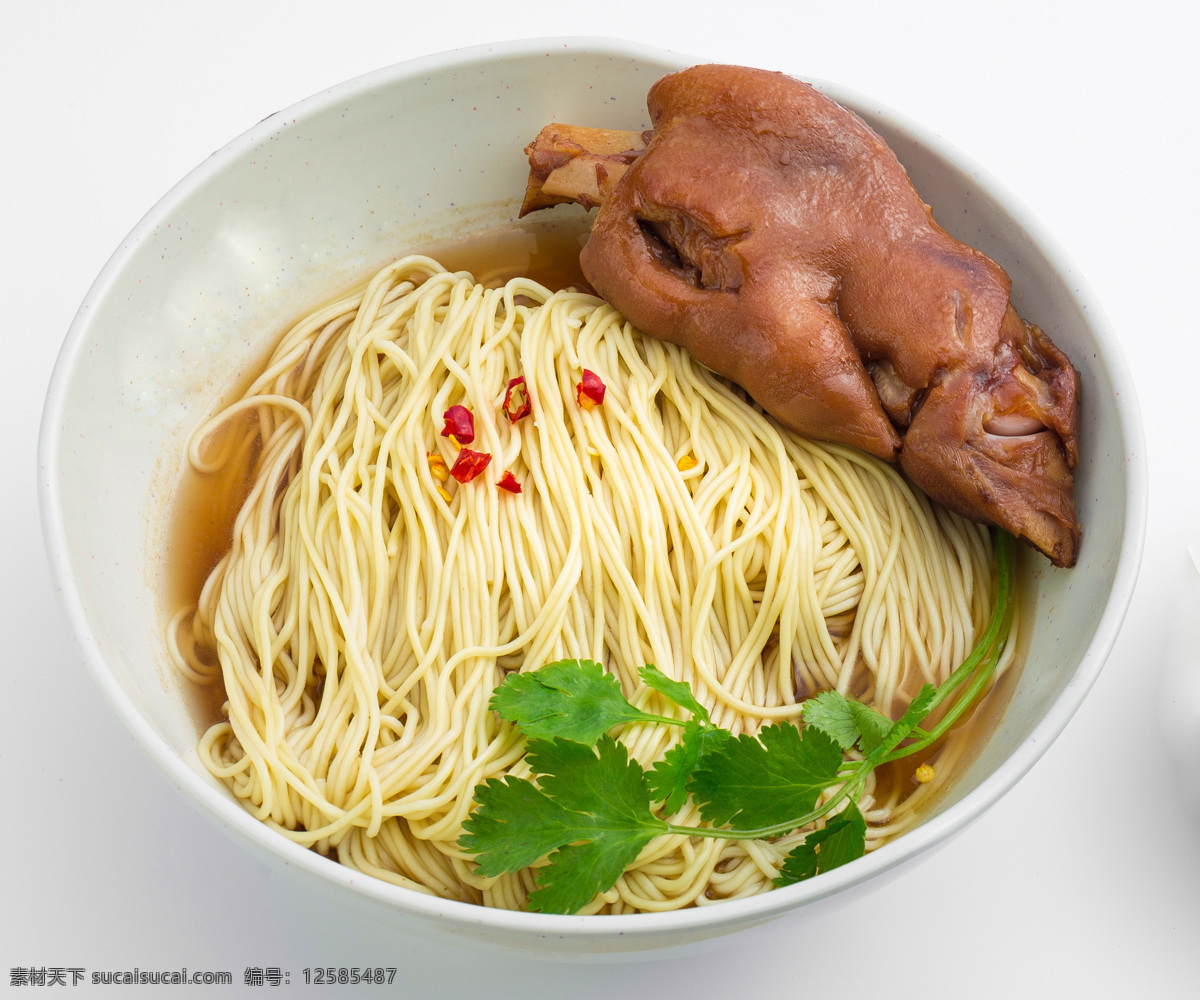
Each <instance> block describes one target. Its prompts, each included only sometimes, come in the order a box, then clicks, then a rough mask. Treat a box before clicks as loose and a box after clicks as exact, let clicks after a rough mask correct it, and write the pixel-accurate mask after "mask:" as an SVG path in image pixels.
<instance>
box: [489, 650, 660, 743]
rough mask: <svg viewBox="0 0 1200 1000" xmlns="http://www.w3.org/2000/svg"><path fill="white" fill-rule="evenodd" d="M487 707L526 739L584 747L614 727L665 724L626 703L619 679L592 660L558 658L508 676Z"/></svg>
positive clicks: (656, 717)
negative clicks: (645, 723)
mask: <svg viewBox="0 0 1200 1000" xmlns="http://www.w3.org/2000/svg"><path fill="white" fill-rule="evenodd" d="M490 704H491V707H492V708H493V709H494V710H495V711H497V712H499V713H500V715H501V716H503V717H504V718H505V719H508V721H509V722H512V723H515V724H516V725H517V726H518V727H519V728H520V730H521V732H523V733H524V734H525V735H526V736H528V737H531V738H534V739H555V738H559V737H560V738H562V739H565V740H574V741H575V742H576V743H585V744H587V745H588V746H592V745H594V744H595V742H596V740H598V739H599V738H600V737H601V736H602V735H603V734H604V733H606V732H608V731H609V730H610V729H612V728H613V726H618V725H621V724H622V723H626V722H661V721H663V720H662V719H660V718H659V717H658V716H657V715H649V714H647V713H646V712H643V711H641V710H640V709H637V708H634V707H633V706H632V705H631V704H629V702H628V701H626V700H625V697H624V695H622V694H621V685H620V683H619V682H618V681H617V679H616V678H615V677H613V676H612V674H609V673H607V672H605V670H604V667H602V666H601V665H600V664H599V663H596V662H595V661H594V660H560V661H558V662H557V663H551V664H549V665H547V666H545V667H541V668H539V669H538V670H531V671H529V672H527V673H516V674H509V675H508V676H507V677H506V678H504V682H503V683H502V684H501V685H500V686H499V687H498V688H496V690H495V691H494V692H493V693H492V700H491V703H490Z"/></svg>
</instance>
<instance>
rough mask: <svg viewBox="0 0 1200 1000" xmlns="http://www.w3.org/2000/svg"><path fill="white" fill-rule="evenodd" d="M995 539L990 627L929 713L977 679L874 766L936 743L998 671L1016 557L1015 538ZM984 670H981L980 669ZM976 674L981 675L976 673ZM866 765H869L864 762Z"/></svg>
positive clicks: (997, 532) (1009, 616) (946, 683)
mask: <svg viewBox="0 0 1200 1000" xmlns="http://www.w3.org/2000/svg"><path fill="white" fill-rule="evenodd" d="M992 537H993V538H994V539H995V548H996V564H997V579H996V603H995V606H994V607H993V608H992V616H991V619H990V620H989V622H988V624H987V628H985V629H984V632H983V635H982V636H980V638H979V641H978V642H977V643H976V644H975V647H974V649H972V650H971V652H970V654H969V655H968V656H967V658H966V659H965V660H963V662H962V663H961V664H960V665H959V667H958V669H957V670H955V671H954V673H952V674H951V675H950V676H949V677H947V678H946V680H945V681H943V682H942V684H941V685H940V686H939V687H938V689H937V694H936V695H935V696H934V699H933V702H932V704H931V705H930V706H929V708H930V711H933V709H935V708H937V706H938V705H940V704H941V703H942V702H943V701H945V700H946V699H947V698H948V697H950V695H952V694H953V693H954V692H955V690H957V689H958V688H959V687H960V686H961V685H962V684H963V683H964V682H965V681H966V680H967V679H968V678H971V675H972V674H975V676H974V677H973V678H971V683H970V685H969V686H968V687H967V688H966V690H965V691H964V692H963V693H962V694H961V695H960V697H959V699H958V700H957V701H956V702H955V703H954V704H953V705H952V706H951V707H950V709H949V710H948V711H947V712H946V714H945V716H943V717H942V719H941V720H940V721H939V722H938V723H937V725H935V726H934V727H933V728H932V729H930V730H929V731H928V732H926V733H923V734H921V735H920V737H919V738H918V739H917V740H916V742H914V743H910V744H908V745H907V746H905V747H901V748H899V749H896V750H893V751H891V752H890V753H888V754H887V755H885V756H884V757H883V758H882V759H880V760H878V761H875V762H874V763H872V765H871V766H872V767H874V766H877V765H878V764H886V763H890V762H891V761H894V760H901V759H903V758H904V757H908V756H910V755H912V754H914V753H916V752H917V751H919V750H923V749H924V748H925V747H927V746H929V745H930V744H932V743H934V742H936V741H937V740H938V739H939V738H941V736H943V735H944V734H945V732H946V731H947V730H948V729H949V728H950V727H951V726H953V725H954V723H955V722H957V721H958V719H959V717H960V716H961V715H962V714H963V712H965V711H966V710H967V708H968V706H970V705H971V704H972V703H973V702H974V701H975V699H976V698H977V697H978V696H979V695H980V694H981V693H982V692H983V690H984V689H985V688H986V687H987V685H988V684H989V683H990V682H991V679H992V675H993V674H994V673H995V670H996V664H997V663H998V662H999V660H1000V655H1001V653H1003V651H1004V637H1005V636H1007V635H1008V630H1009V627H1010V626H1011V625H1012V616H1013V591H1014V582H1015V581H1014V577H1015V576H1016V555H1015V551H1014V549H1013V538H1012V536H1011V535H1010V534H1008V532H1006V531H1001V530H999V529H995V530H994V531H993V532H992ZM981 667H982V669H980V668H981ZM976 671H978V672H977V673H976ZM914 733H915V731H914ZM867 759H868V760H870V758H869V757H868V758H867ZM864 763H866V762H865V761H864Z"/></svg>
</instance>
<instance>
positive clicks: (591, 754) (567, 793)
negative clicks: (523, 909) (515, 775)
mask: <svg viewBox="0 0 1200 1000" xmlns="http://www.w3.org/2000/svg"><path fill="white" fill-rule="evenodd" d="M527 757H528V758H529V762H530V766H531V767H533V768H534V770H536V771H539V772H540V773H542V775H543V777H542V778H541V786H542V790H543V791H544V792H545V793H546V794H547V795H549V796H552V798H553V800H554V802H555V803H556V804H557V805H558V806H560V807H561V808H562V809H563V810H565V811H566V812H567V813H568V816H569V819H568V821H567V822H566V823H564V824H563V838H562V840H561V841H560V844H559V845H558V846H559V849H558V850H557V851H555V853H553V854H551V855H550V859H549V863H548V864H547V865H546V866H544V867H542V868H539V869H538V872H537V882H538V889H537V890H535V891H534V892H532V893H530V895H529V906H530V909H533V910H539V911H541V912H543V913H574V912H575V911H576V910H578V909H580V908H581V907H583V906H585V905H586V904H587V902H588V900H590V899H591V898H592V897H593V896H595V895H596V893H598V892H605V891H607V890H608V889H611V888H612V886H613V883H615V882H616V881H617V879H618V878H620V877H621V874H622V873H623V872H624V871H625V869H626V868H627V867H628V866H629V865H631V864H633V862H634V860H635V859H636V858H637V856H638V854H640V853H641V850H642V848H643V847H645V846H646V844H648V843H649V842H650V841H651V840H653V839H654V838H655V837H658V836H660V835H662V834H663V833H665V832H666V831H667V824H666V823H664V822H663V821H662V820H660V819H657V818H656V817H655V816H654V815H653V814H652V813H651V812H650V788H649V786H648V785H647V783H646V774H645V772H644V771H643V770H642V767H641V765H640V764H638V762H637V761H635V760H632V759H630V757H629V754H628V751H626V749H625V747H624V745H623V744H621V743H618V742H617V741H616V740H614V739H613V738H612V737H610V736H604V737H602V738H601V739H600V741H599V743H598V744H597V746H596V749H595V750H594V751H593V750H592V749H591V748H590V747H585V746H583V745H582V744H579V743H571V742H569V741H567V740H561V739H559V740H552V741H550V740H537V741H534V742H533V743H531V744H530V750H529V752H528V754H527ZM578 841H584V843H578Z"/></svg>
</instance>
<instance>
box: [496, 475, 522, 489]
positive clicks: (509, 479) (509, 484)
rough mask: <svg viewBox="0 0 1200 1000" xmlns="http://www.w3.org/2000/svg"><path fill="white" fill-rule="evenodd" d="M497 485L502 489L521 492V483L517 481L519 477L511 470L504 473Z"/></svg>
mask: <svg viewBox="0 0 1200 1000" xmlns="http://www.w3.org/2000/svg"><path fill="white" fill-rule="evenodd" d="M496 485H497V486H499V487H500V489H502V490H508V492H509V493H520V492H521V484H520V483H518V482H517V477H516V476H514V475H513V474H512V473H511V472H506V473H504V475H503V476H501V477H500V482H498V483H497V484H496Z"/></svg>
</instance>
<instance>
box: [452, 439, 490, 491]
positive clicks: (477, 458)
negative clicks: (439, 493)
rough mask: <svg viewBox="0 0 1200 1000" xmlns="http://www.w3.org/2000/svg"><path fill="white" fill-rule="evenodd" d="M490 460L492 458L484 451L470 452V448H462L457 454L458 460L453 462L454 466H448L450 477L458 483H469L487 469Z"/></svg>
mask: <svg viewBox="0 0 1200 1000" xmlns="http://www.w3.org/2000/svg"><path fill="white" fill-rule="evenodd" d="M491 460H492V456H491V455H489V454H488V453H487V452H486V451H472V450H471V449H470V448H463V450H462V451H460V452H459V453H458V458H456V459H455V460H454V464H453V465H452V466H450V475H452V476H453V477H454V478H455V479H457V480H458V481H459V482H460V483H469V482H470V481H471V480H472V479H474V478H475V477H476V476H478V475H479V473H481V472H482V471H483V470H484V469H486V468H487V467H488V463H489V462H490V461H491Z"/></svg>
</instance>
